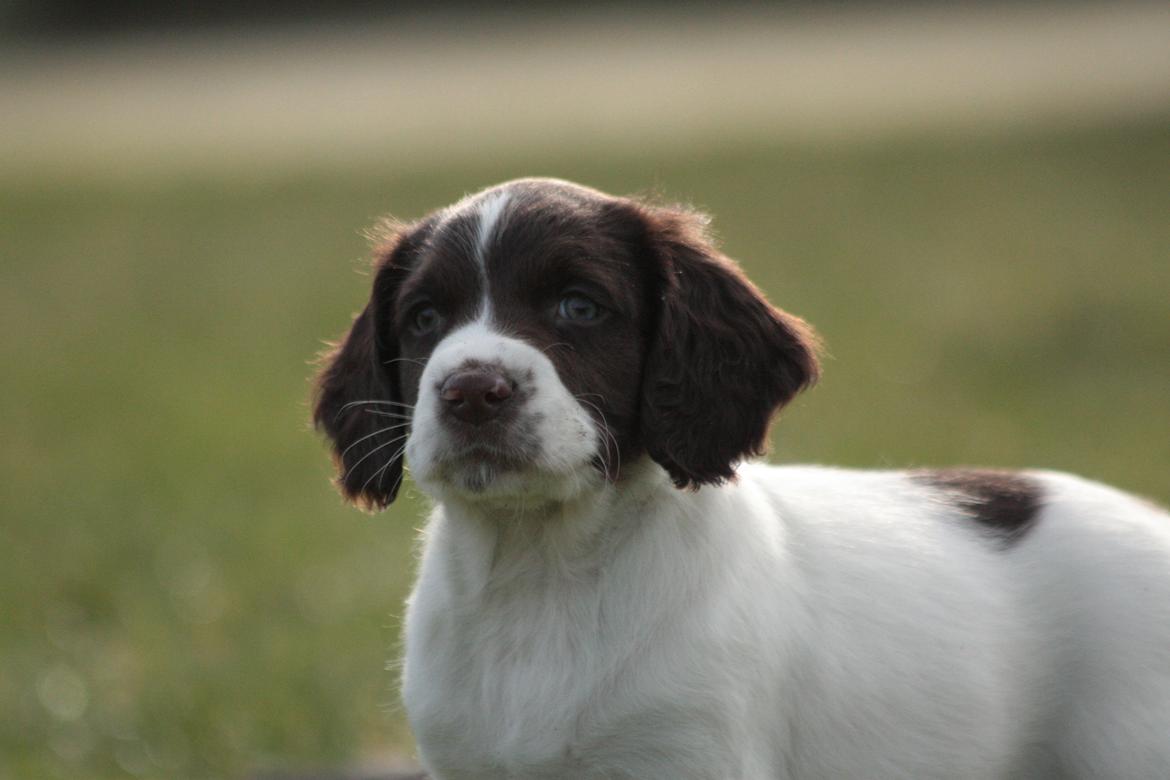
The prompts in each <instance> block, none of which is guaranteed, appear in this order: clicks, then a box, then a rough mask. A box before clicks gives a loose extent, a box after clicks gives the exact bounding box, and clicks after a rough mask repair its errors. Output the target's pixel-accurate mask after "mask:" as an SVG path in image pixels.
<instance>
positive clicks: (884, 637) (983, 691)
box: [315, 179, 1170, 780]
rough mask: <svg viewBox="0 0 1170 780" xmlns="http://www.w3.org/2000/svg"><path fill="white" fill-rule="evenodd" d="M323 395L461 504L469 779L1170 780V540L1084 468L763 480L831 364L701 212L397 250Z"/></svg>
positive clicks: (449, 217)
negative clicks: (1083, 474)
mask: <svg viewBox="0 0 1170 780" xmlns="http://www.w3.org/2000/svg"><path fill="white" fill-rule="evenodd" d="M375 270H376V273H375V276H374V283H373V292H372V294H371V297H370V301H369V303H368V304H367V306H366V307H365V309H364V310H363V311H362V312H361V314H359V315H358V317H357V318H356V319H355V320H354V323H353V326H352V327H351V329H350V331H349V333H348V335H347V336H346V337H345V339H344V340H343V342H342V343H341V344H340V345H339V346H338V347H337V348H336V349H335V350H334V351H333V352H332V353H331V354H330V355H328V356H327V358H326V360H327V363H326V365H325V367H324V369H323V371H322V373H321V375H320V377H319V387H318V395H317V401H316V409H315V420H316V422H317V424H318V425H319V426H320V427H321V428H322V429H324V431H325V432H326V434H328V436H329V437H330V438H331V439H332V441H333V445H334V447H335V452H336V457H337V463H338V468H339V473H340V475H339V477H338V484H339V486H340V488H341V490H342V492H343V493H344V494H345V496H347V497H348V498H349V499H351V500H352V501H353V502H355V503H357V504H359V505H361V506H364V507H367V508H371V509H377V508H381V507H384V506H386V505H387V504H389V503H390V502H391V501H392V500H393V499H394V496H395V494H396V493H397V491H398V489H399V487H400V485H401V482H402V476H403V462H404V459H405V461H406V462H407V463H409V465H410V470H411V474H412V477H413V479H414V481H415V482H416V483H417V484H418V485H419V486H420V487H421V488H422V490H424V491H425V492H426V493H428V494H429V495H430V496H431V497H433V498H434V499H435V502H436V505H435V509H434V511H433V512H432V514H431V517H430V519H429V521H428V522H427V526H426V530H425V532H424V535H423V552H422V562H421V568H420V572H419V576H418V581H417V583H416V585H415V588H414V592H413V594H412V595H411V597H410V601H409V606H408V611H407V620H406V659H405V667H404V673H403V695H404V699H405V703H406V710H407V713H408V715H409V719H410V723H411V725H412V727H413V729H414V733H415V735H416V737H417V740H418V745H419V751H420V756H421V758H422V761H423V763H424V765H425V766H426V768H427V769H428V771H429V772H430V773H431V774H432V776H433V777H435V778H438V779H441V780H456V779H459V780H463V779H467V780H487V779H490V778H500V779H501V780H503V778H509V779H513V778H548V779H550V780H551V779H552V778H561V779H564V778H596V779H598V780H600V779H601V778H639V779H640V780H646V779H647V778H663V780H667V779H669V780H680V779H682V778H709V779H710V780H729V779H730V778H742V779H743V780H758V779H759V778H867V779H870V780H872V779H874V778H931V777H937V778H1009V777H1011V778H1040V777H1062V778H1072V777H1077V778H1134V779H1135V780H1137V779H1138V778H1141V779H1142V780H1149V779H1150V778H1167V777H1170V517H1167V515H1166V514H1165V513H1163V512H1162V511H1160V510H1158V509H1156V508H1155V507H1153V506H1152V505H1150V504H1148V503H1145V502H1143V501H1141V500H1139V499H1135V498H1132V497H1130V496H1127V495H1125V494H1123V493H1120V492H1118V491H1116V490H1113V489H1110V488H1108V487H1104V486H1102V485H1099V484H1094V483H1091V482H1087V481H1084V480H1081V479H1078V478H1076V477H1072V476H1068V475H1064V474H1056V473H1051V472H1021V473H1008V472H998V471H978V470H944V471H917V472H854V471H845V470H837V469H831V468H820V467H784V468H776V467H769V466H765V465H761V464H758V463H750V462H747V461H748V459H750V458H752V457H753V456H757V455H760V454H761V453H762V451H763V449H764V446H765V443H766V440H767V433H768V426H769V422H770V421H771V419H772V417H773V415H774V414H775V412H776V411H777V410H778V409H779V408H780V407H781V406H783V405H784V404H785V403H786V402H787V401H788V400H789V399H791V398H792V397H793V396H794V395H795V394H796V393H797V392H798V391H800V390H801V389H802V388H804V387H806V386H808V385H809V384H810V383H812V382H813V380H814V379H815V378H816V375H817V359H816V340H815V337H814V336H813V333H812V331H811V330H810V328H809V327H808V326H807V325H806V324H805V323H804V322H802V321H801V320H800V319H798V318H796V317H793V316H791V315H789V314H786V313H784V312H782V311H780V310H779V309H776V308H775V307H773V306H772V305H771V304H769V303H768V302H767V301H766V300H765V298H764V297H763V295H762V294H761V293H760V291H759V290H757V289H756V288H755V287H754V286H753V285H752V284H751V282H749V281H748V280H747V279H746V278H745V277H744V275H743V273H742V272H741V271H740V270H739V268H738V267H737V266H736V265H735V264H734V263H733V262H732V261H731V260H729V259H728V258H726V257H724V256H723V255H722V254H720V253H719V251H718V250H717V249H716V248H715V247H714V246H713V245H712V243H711V242H710V240H709V239H708V237H707V235H706V232H705V221H704V219H703V218H702V217H701V216H699V215H697V214H695V213H693V212H690V211H688V210H685V209H678V208H665V207H661V206H656V205H650V204H647V203H644V202H641V201H638V200H634V199H628V198H620V197H612V196H609V195H605V194H603V193H601V192H598V191H596V190H592V189H588V188H585V187H581V186H578V185H575V184H570V183H568V182H564V181H555V180H549V179H523V180H518V181H513V182H508V183H506V184H503V185H500V186H498V187H493V188H491V189H489V190H486V191H484V192H481V193H478V194H476V195H472V196H470V197H467V198H465V199H464V200H462V201H460V202H459V203H457V204H455V205H454V206H451V207H449V208H446V209H443V210H441V211H437V212H435V213H433V214H431V215H429V216H427V217H425V218H423V219H421V220H419V221H418V222H416V223H413V224H407V225H396V226H394V227H393V228H391V229H389V230H388V231H387V232H386V235H385V236H384V238H383V240H382V242H381V244H380V245H379V246H378V248H377V257H376V269H375Z"/></svg>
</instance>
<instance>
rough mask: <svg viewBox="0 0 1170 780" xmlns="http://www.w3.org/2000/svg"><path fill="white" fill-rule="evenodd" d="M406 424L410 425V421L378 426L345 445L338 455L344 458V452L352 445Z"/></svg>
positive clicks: (350, 448)
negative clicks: (376, 428)
mask: <svg viewBox="0 0 1170 780" xmlns="http://www.w3.org/2000/svg"><path fill="white" fill-rule="evenodd" d="M407 425H410V423H398V424H397V425H388V426H386V427H385V428H379V429H378V430H376V431H374V432H373V433H367V434H366V435H365V436H363V437H361V438H360V439H358V440H357V441H354V442H352V443H351V444H350V445H349V446H348V447H346V448H345V449H344V450H342V451H341V456H340V457H342V458H344V457H345V454H346V453H347V452H349V451H350V450H352V449H353V448H354V447H356V446H358V445H359V444H361V443H362V442H363V441H365V440H366V439H372V438H374V437H375V436H377V435H378V434H380V433H386V431H392V430H394V429H395V428H405V427H406V426H407Z"/></svg>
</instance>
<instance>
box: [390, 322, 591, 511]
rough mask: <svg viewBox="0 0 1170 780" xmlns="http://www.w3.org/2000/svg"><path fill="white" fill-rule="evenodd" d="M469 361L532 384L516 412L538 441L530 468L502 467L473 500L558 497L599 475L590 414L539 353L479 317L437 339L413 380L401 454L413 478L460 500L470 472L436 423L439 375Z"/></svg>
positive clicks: (436, 493)
mask: <svg viewBox="0 0 1170 780" xmlns="http://www.w3.org/2000/svg"><path fill="white" fill-rule="evenodd" d="M469 361H478V362H485V363H493V364H496V365H499V366H501V367H502V368H504V369H505V370H506V372H507V373H508V374H509V375H511V376H514V377H520V378H521V379H522V380H523V382H522V384H525V385H528V386H531V387H534V388H537V390H538V392H536V394H535V395H534V396H533V398H532V399H531V402H529V403H527V404H525V405H524V408H523V410H522V412H521V413H522V414H523V415H525V416H526V417H527V421H526V422H527V424H528V425H529V426H530V427H531V428H532V430H533V432H534V434H535V439H536V440H537V441H538V442H539V444H540V452H539V453H538V455H537V456H536V459H535V464H534V468H533V469H532V470H531V471H529V472H525V473H515V472H503V473H501V474H499V475H497V478H496V479H494V480H493V481H492V482H491V484H490V485H489V486H488V487H487V489H486V490H478V489H477V490H474V491H470V492H471V493H473V495H472V496H471V497H472V498H474V499H475V500H476V501H477V502H480V503H483V502H486V501H488V500H492V501H495V502H505V503H506V504H507V505H510V502H514V501H517V500H521V501H535V502H542V501H563V500H566V499H568V498H571V497H572V496H574V495H576V494H577V493H579V492H580V491H581V490H583V489H584V488H585V487H586V486H587V485H588V484H589V483H591V482H597V481H599V480H600V476H599V475H596V474H594V473H593V470H592V469H590V468H589V463H590V461H591V460H592V458H593V456H594V454H595V453H596V452H597V447H598V441H599V436H598V432H597V429H596V428H594V426H593V422H592V420H591V418H590V417H589V415H588V414H587V413H586V412H585V410H584V409H582V408H581V405H580V404H578V403H577V401H576V399H574V398H573V396H572V395H571V394H570V393H569V391H568V390H566V389H565V386H564V385H562V384H561V382H560V380H559V379H558V378H557V373H556V369H555V368H554V367H553V364H552V362H551V361H550V360H549V359H548V357H547V356H545V354H544V353H543V352H541V351H540V350H538V349H534V348H533V347H531V346H529V345H528V344H525V343H524V342H522V341H520V340H518V339H514V338H510V337H508V336H504V335H501V334H499V333H497V332H495V331H494V330H493V329H492V328H491V326H490V325H488V323H487V322H485V321H484V319H483V318H482V317H481V318H480V319H479V320H477V321H475V322H473V323H470V324H468V325H465V326H463V327H462V328H460V329H458V330H456V331H455V332H453V333H451V334H450V335H449V336H447V337H446V338H444V339H443V341H442V343H440V344H439V346H438V347H437V348H436V349H435V351H434V353H432V355H431V357H430V359H429V360H428V361H427V365H426V368H425V369H424V370H423V374H422V378H421V379H420V381H419V397H418V403H417V404H416V405H415V410H414V419H413V422H412V428H411V435H410V438H409V439H407V442H406V457H407V459H408V461H409V462H410V472H411V476H412V477H414V480H415V482H417V483H418V484H419V485H420V486H421V487H423V488H424V489H425V490H427V492H428V493H430V494H432V495H434V496H437V497H441V498H444V499H452V500H459V499H460V497H461V496H462V495H463V494H464V493H466V492H469V491H466V490H463V489H462V488H461V486H463V485H466V484H467V483H469V482H470V481H472V480H471V479H469V478H470V477H475V476H476V475H469V474H465V473H461V468H462V467H461V466H459V465H458V464H453V463H452V461H453V460H454V459H456V458H457V457H458V456H459V455H460V453H459V452H458V451H457V449H456V447H455V445H454V444H453V443H452V442H451V441H450V440H449V439H448V438H447V437H445V436H443V435H442V426H441V424H440V422H439V417H440V414H441V403H442V402H441V401H440V399H439V388H440V387H441V385H442V383H443V380H444V379H445V378H446V377H447V376H449V375H450V374H452V373H453V372H455V371H457V370H458V369H459V368H460V367H462V366H464V365H465V364H467V363H468V362H469Z"/></svg>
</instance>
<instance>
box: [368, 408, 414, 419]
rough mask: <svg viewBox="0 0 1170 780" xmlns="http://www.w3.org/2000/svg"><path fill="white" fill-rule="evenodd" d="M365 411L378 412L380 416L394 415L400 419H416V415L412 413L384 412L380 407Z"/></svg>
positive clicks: (369, 412)
mask: <svg viewBox="0 0 1170 780" xmlns="http://www.w3.org/2000/svg"><path fill="white" fill-rule="evenodd" d="M364 411H365V413H366V414H376V415H378V416H379V417H393V418H396V419H398V420H413V419H414V415H412V414H400V413H398V412H383V411H381V410H380V409H366V410H364Z"/></svg>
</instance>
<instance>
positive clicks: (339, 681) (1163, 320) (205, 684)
mask: <svg viewBox="0 0 1170 780" xmlns="http://www.w3.org/2000/svg"><path fill="white" fill-rule="evenodd" d="M1167 160H1170V121H1162V120H1159V121H1153V120H1151V121H1147V122H1143V123H1139V124H1135V125H1129V126H1125V127H1111V128H1095V129H1085V128H1082V129H1077V130H1072V129H1070V130H1066V131H1063V132H1053V131H1039V130H1036V131H1030V132H1029V131H1023V132H1019V133H1016V134H1014V135H1005V136H996V137H981V138H960V137H956V136H951V137H924V138H917V139H905V140H901V141H888V142H883V143H871V144H867V145H864V146H855V147H844V146H841V147H832V148H828V147H826V148H817V147H811V146H792V145H778V144H768V143H764V142H759V141H751V142H748V141H745V142H742V143H738V144H737V143H732V142H730V141H729V142H728V143H727V144H725V145H724V146H723V147H721V148H719V149H713V148H709V147H697V148H694V149H693V150H691V152H690V153H689V154H677V153H670V154H666V153H663V154H661V155H659V156H655V155H654V154H653V153H649V154H647V153H635V151H632V150H626V151H618V152H614V153H612V154H608V155H607V154H604V153H602V152H599V151H596V150H594V151H590V152H589V153H587V154H577V153H573V152H572V151H570V150H566V151H565V152H564V154H563V155H562V156H560V157H557V156H547V155H546V156H542V157H540V158H537V159H520V158H519V157H516V158H497V159H492V160H485V161H484V162H483V163H482V164H480V165H477V166H472V167H469V166H435V167H433V168H430V169H428V170H426V171H425V172H424V171H423V170H421V169H420V168H416V169H414V170H413V171H409V170H408V171H403V172H399V173H396V172H395V171H394V170H393V169H391V168H390V167H388V166H380V165H377V164H375V163H374V162H372V163H371V165H370V166H369V167H368V168H365V169H361V170H357V169H352V168H347V169H338V170H324V169H314V170H304V171H289V172H287V173H284V174H282V175H274V174H260V173H257V172H254V171H253V172H250V173H249V172H239V173H236V174H228V173H221V174H213V173H203V174H199V173H193V172H190V171H188V172H186V173H179V172H176V173H175V174H174V175H173V176H164V175H158V174H157V173H152V174H151V175H149V176H146V175H144V176H142V177H141V178H138V177H136V176H135V174H134V172H133V171H121V172H119V173H118V175H117V176H116V177H111V178H109V179H98V178H93V177H90V176H82V175H77V176H69V175H61V174H59V173H58V174H54V175H53V176H52V177H51V178H44V179H39V178H37V177H36V176H35V175H32V174H26V175H23V176H21V177H16V178H9V179H7V180H5V181H2V182H0V215H2V219H0V246H3V248H4V255H5V256H4V260H3V266H2V269H0V325H2V334H3V335H2V336H0V360H2V362H3V370H2V371H0V399H2V404H3V406H2V407H0V413H2V430H3V436H4V446H3V448H2V450H0V459H2V460H0V492H2V495H3V510H2V511H3V522H2V528H0V534H2V537H0V539H2V544H0V586H2V590H3V593H4V598H3V609H2V610H0V658H2V659H3V660H2V663H3V668H2V675H0V700H2V701H3V702H4V703H5V704H4V709H3V713H2V714H0V753H2V758H0V760H2V762H3V763H0V776H4V777H21V778H37V777H90V778H102V777H119V776H125V775H126V774H134V775H139V776H143V777H160V778H161V777H168V778H175V777H240V776H243V775H244V774H246V773H247V772H248V771H249V770H252V769H255V768H257V767H265V766H288V765H323V764H329V763H345V762H352V761H357V760H369V759H376V758H377V757H378V756H381V755H385V754H387V753H394V752H399V753H408V752H409V750H410V747H409V745H410V742H409V736H408V734H407V732H406V730H405V727H404V725H403V723H402V719H401V716H400V714H399V713H398V711H397V710H396V705H395V701H396V695H395V693H394V688H393V683H394V676H393V674H391V673H389V672H384V671H383V668H384V665H385V663H386V661H387V660H388V659H392V658H393V657H394V656H395V652H396V651H395V647H396V643H397V641H398V639H397V632H398V624H399V615H400V613H401V601H402V598H403V596H404V595H405V591H406V588H407V586H408V583H409V580H410V575H411V566H412V563H411V550H410V547H411V543H412V539H413V536H414V534H415V530H414V529H415V528H416V527H417V526H418V525H419V523H420V522H421V514H422V512H423V511H424V502H423V501H421V500H420V499H419V498H418V497H417V495H415V494H414V491H412V490H407V491H406V494H407V498H406V500H402V501H400V502H399V503H397V504H396V505H395V506H394V507H393V508H392V509H391V510H390V511H389V512H387V513H385V514H384V515H381V516H378V517H368V516H365V515H362V514H359V513H358V512H356V511H354V510H351V509H348V508H346V507H344V506H342V505H341V503H340V501H339V499H338V498H337V496H336V495H335V494H334V493H333V491H332V489H331V488H330V486H329V484H328V478H329V469H330V464H329V460H328V457H327V456H326V453H325V449H324V447H323V446H322V444H321V443H320V442H319V440H318V439H317V438H316V437H315V436H314V435H313V434H312V433H310V432H309V430H308V428H307V424H306V417H307V414H306V411H307V401H306V399H307V396H308V384H307V381H306V380H307V377H308V376H309V374H310V373H311V369H310V367H309V361H310V360H311V359H312V357H313V356H314V354H315V352H316V351H317V350H318V349H320V347H321V340H322V339H324V338H328V337H335V336H337V335H339V334H340V332H341V331H342V330H343V329H344V327H345V326H346V325H347V324H348V320H349V316H350V315H351V314H352V313H353V312H355V311H356V310H358V309H359V308H360V306H361V305H362V304H363V302H364V296H365V295H366V285H367V279H366V278H365V277H364V276H363V275H362V274H361V273H360V271H361V270H362V269H363V268H364V262H363V259H362V258H363V257H364V254H365V246H364V242H363V240H362V238H361V236H360V231H361V229H363V228H364V227H366V226H367V225H369V224H370V223H372V222H373V221H374V220H375V218H376V217H378V216H379V215H380V214H383V213H386V212H393V213H395V214H396V215H399V216H403V217H411V216H416V215H419V214H421V213H423V212H424V211H426V210H429V209H430V208H433V207H436V206H439V205H443V204H446V203H449V202H451V201H453V200H455V199H456V198H458V197H459V196H460V195H462V194H463V193H464V192H466V191H471V190H475V189H478V188H479V187H481V186H483V185H486V184H490V183H494V182H496V181H499V180H502V179H506V178H510V177H513V176H517V175H531V174H540V175H556V176H562V177H566V178H572V179H577V180H580V181H583V182H586V183H589V184H592V185H594V186H597V187H600V188H602V189H606V190H610V191H614V192H635V191H646V190H654V191H657V192H660V193H661V194H663V195H664V196H665V197H667V198H670V199H677V200H683V201H691V202H694V203H695V204H697V205H698V206H700V207H702V208H705V209H707V210H709V211H711V212H712V213H713V214H715V216H716V222H715V226H716V229H717V231H718V233H719V234H721V235H722V236H723V237H724V246H725V249H726V250H727V251H728V253H729V254H730V255H732V256H733V257H736V258H737V259H740V260H741V262H743V263H744V265H745V266H746V267H747V269H748V272H749V274H750V275H751V276H752V277H753V278H754V279H755V280H756V281H757V282H758V283H759V284H760V285H761V286H762V287H763V288H764V289H765V290H766V291H767V292H768V293H769V294H770V296H771V297H772V299H773V300H774V301H776V302H777V303H779V304H780V305H782V306H784V307H785V308H787V309H789V310H790V311H793V312H795V313H798V314H800V315H802V316H804V317H806V318H807V319H809V320H810V321H811V322H813V323H814V324H815V325H816V326H817V327H818V328H819V330H820V331H821V333H822V334H823V336H824V337H825V340H826V343H827V345H828V351H829V353H830V354H829V359H828V360H827V361H826V366H825V377H824V380H823V381H822V383H821V385H820V386H819V387H818V388H816V389H814V390H813V391H812V392H811V393H809V394H808V395H806V396H805V397H804V398H803V399H801V400H800V401H798V402H797V403H796V404H794V406H793V408H792V409H791V410H789V412H788V413H787V414H786V415H785V418H784V420H783V422H782V423H781V424H780V425H779V426H778V427H777V429H776V437H775V438H776V442H775V444H776V446H775V451H774V453H773V459H774V460H778V461H819V462H825V463H837V464H844V465H856V466H877V467H885V466H912V465H921V464H946V463H969V464H991V465H1004V466H1046V467H1053V468H1061V469H1068V470H1073V471H1077V472H1080V473H1083V474H1086V475H1089V476H1092V477H1095V478H1099V479H1103V480H1106V481H1110V482H1113V483H1115V484H1118V485H1120V486H1122V487H1124V488H1127V489H1130V490H1134V491H1137V492H1139V493H1142V494H1145V495H1148V496H1150V497H1153V498H1155V499H1157V500H1161V501H1163V502H1165V501H1166V500H1167V499H1170V481H1168V480H1167V465H1168V464H1170V435H1168V434H1170V216H1168V215H1170V166H1168V165H1167Z"/></svg>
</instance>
